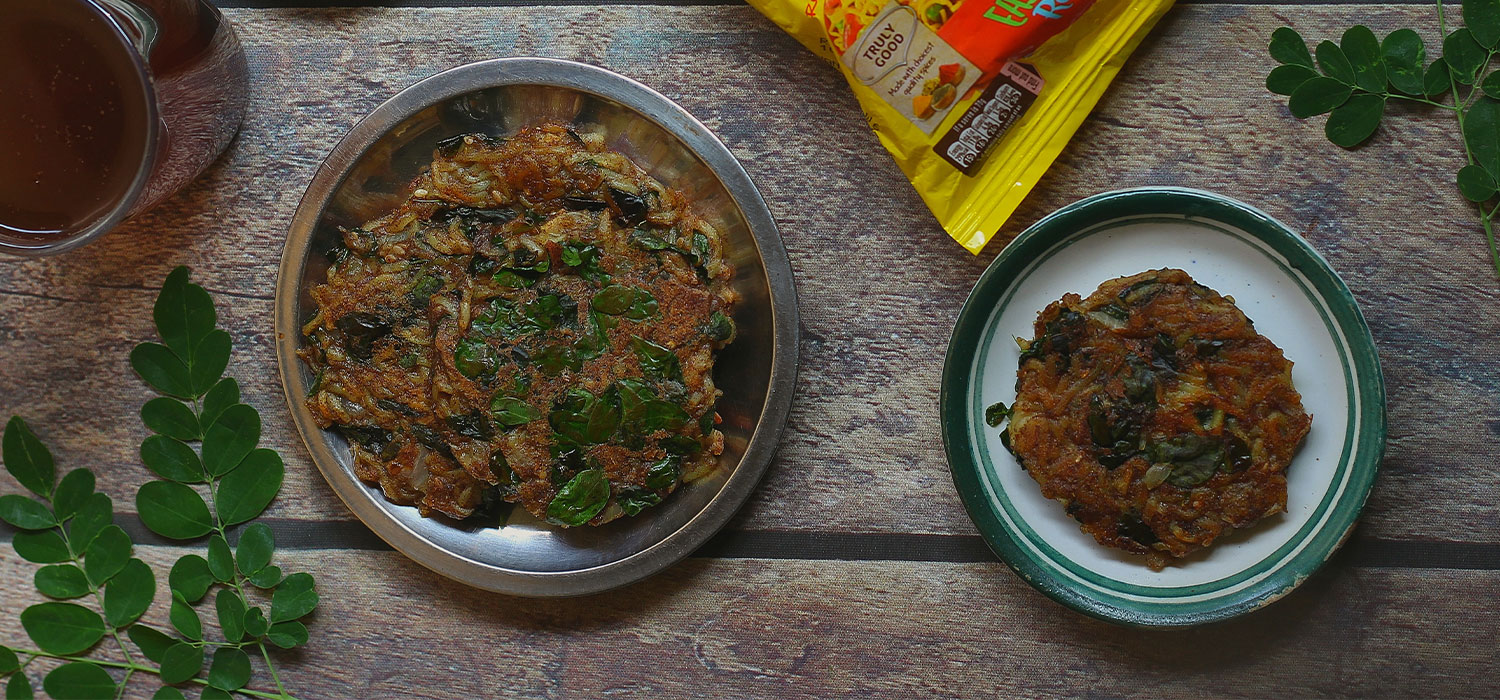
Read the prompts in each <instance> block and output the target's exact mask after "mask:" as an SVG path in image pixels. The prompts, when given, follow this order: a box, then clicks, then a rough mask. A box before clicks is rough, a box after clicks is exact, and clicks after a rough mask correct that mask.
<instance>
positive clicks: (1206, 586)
mask: <svg viewBox="0 0 1500 700" xmlns="http://www.w3.org/2000/svg"><path fill="white" fill-rule="evenodd" d="M1187 218H1188V217H1185V216H1133V217H1127V218H1123V219H1115V220H1113V221H1106V222H1104V223H1100V224H1097V225H1095V226H1093V227H1091V228H1088V229H1085V230H1082V231H1079V232H1078V233H1076V234H1073V235H1072V236H1069V237H1068V238H1067V239H1064V240H1063V241H1061V242H1059V243H1057V244H1056V245H1054V246H1053V247H1052V248H1050V249H1049V250H1048V251H1047V252H1046V253H1044V254H1042V255H1041V256H1040V257H1038V258H1037V259H1036V260H1034V261H1033V262H1032V263H1031V264H1030V265H1029V266H1027V268H1026V269H1025V270H1024V271H1022V272H1021V274H1020V275H1018V276H1017V277H1015V278H1013V281H1012V283H1011V284H1010V286H1009V287H1007V288H1006V290H1005V296H1004V297H1003V298H1002V299H1001V300H1000V303H999V304H998V305H996V307H995V311H994V313H992V314H991V315H990V318H989V319H987V322H986V324H985V327H986V328H989V326H990V325H991V324H992V323H993V322H994V320H995V319H996V318H997V317H998V316H999V315H1000V312H1001V311H1002V310H1003V309H1005V307H1007V306H1009V305H1010V302H1011V298H1012V297H1013V296H1014V295H1015V292H1016V288H1017V287H1019V286H1020V285H1021V284H1022V283H1023V282H1025V280H1026V278H1028V277H1030V276H1031V273H1032V272H1034V271H1035V270H1036V269H1037V268H1038V267H1040V266H1041V265H1042V264H1043V263H1045V262H1046V261H1047V260H1048V259H1050V258H1051V257H1052V256H1054V255H1056V254H1057V253H1059V252H1062V251H1063V250H1065V249H1067V248H1069V247H1071V246H1073V245H1074V244H1076V243H1078V242H1080V241H1083V240H1084V239H1086V238H1088V237H1090V236H1093V235H1095V234H1099V233H1104V232H1106V231H1110V230H1113V229H1116V228H1120V227H1122V226H1134V225H1136V224H1143V223H1154V222H1170V223H1179V222H1182V221H1185V220H1187ZM1193 223H1194V225H1196V226H1200V227H1202V228H1206V229H1211V230H1214V231H1218V232H1220V233H1223V234H1225V235H1228V236H1232V237H1234V238H1237V239H1239V240H1242V241H1245V242H1246V243H1249V244H1250V245H1251V246H1253V247H1255V248H1257V249H1258V250H1260V252H1261V253H1262V254H1265V255H1266V257H1267V258H1268V259H1270V260H1271V261H1272V262H1274V263H1275V264H1276V266H1277V267H1279V268H1281V270H1282V271H1283V272H1285V273H1286V274H1287V276H1288V277H1290V278H1291V279H1292V280H1293V281H1294V282H1296V283H1297V286H1298V288H1299V289H1301V291H1302V294H1303V295H1304V296H1306V297H1307V298H1308V300H1309V301H1311V302H1313V305H1314V307H1315V308H1317V311H1318V315H1319V316H1320V317H1321V318H1322V319H1323V324H1324V325H1325V326H1326V327H1327V328H1328V330H1329V333H1330V334H1331V335H1332V336H1333V338H1334V340H1335V344H1336V346H1337V349H1338V352H1339V364H1340V365H1341V367H1342V368H1343V371H1344V392H1345V395H1346V398H1347V400H1348V404H1349V406H1350V409H1351V410H1350V411H1349V416H1348V420H1347V421H1346V426H1347V427H1346V430H1345V431H1344V432H1345V435H1344V445H1343V448H1342V452H1341V454H1340V455H1339V466H1338V470H1337V471H1336V472H1335V473H1334V476H1333V482H1334V484H1333V487H1332V488H1329V490H1328V492H1327V493H1326V494H1324V496H1323V500H1322V501H1321V502H1319V504H1318V507H1317V508H1316V509H1314V511H1313V513H1312V515H1311V516H1310V517H1309V518H1308V521H1307V523H1306V524H1304V525H1303V526H1302V528H1301V529H1300V530H1298V531H1297V533H1296V534H1295V535H1293V536H1292V538H1291V539H1289V540H1288V541H1287V543H1286V544H1285V545H1282V547H1281V548H1279V549H1277V550H1276V551H1275V552H1273V553H1272V554H1271V555H1270V556H1268V557H1266V558H1265V559H1262V560H1261V561H1260V562H1258V563H1256V564H1255V565H1253V566H1250V567H1248V568H1246V569H1244V570H1242V571H1240V572H1238V573H1236V574H1234V575H1232V576H1228V577H1225V578H1222V579H1218V580H1216V581H1209V582H1206V583H1201V584H1197V585H1194V586H1173V587H1165V586H1141V585H1137V584H1129V583H1124V582H1121V581H1116V580H1114V579H1111V578H1108V577H1106V576H1101V575H1099V574H1098V573H1095V572H1094V571H1091V570H1089V569H1088V568H1086V567H1083V566H1080V565H1079V564H1077V563H1076V562H1074V561H1073V560H1071V559H1068V558H1067V557H1066V556H1064V555H1063V554H1062V553H1061V552H1058V551H1057V550H1056V549H1054V548H1053V547H1052V546H1051V545H1049V544H1047V542H1046V541H1045V540H1043V539H1042V537H1041V536H1040V535H1038V534H1036V531H1035V530H1033V529H1032V528H1031V526H1030V525H1029V524H1028V523H1027V522H1026V520H1025V519H1024V518H1022V517H1021V515H1020V513H1018V512H1017V511H1016V509H1015V507H1014V506H1013V505H1012V504H1011V501H1010V498H1009V497H1008V496H1006V495H1005V493H1004V490H1003V489H1002V488H1001V487H1000V484H999V482H998V478H997V477H998V474H997V472H998V470H999V467H997V466H996V465H995V463H994V461H993V460H992V459H991V457H990V453H989V451H988V450H984V449H981V447H982V446H981V445H980V444H979V432H978V431H980V430H983V426H982V425H981V423H980V421H979V418H980V417H981V416H983V415H984V403H983V401H982V400H981V397H980V396H979V392H976V391H973V390H972V387H974V386H977V385H978V382H979V378H981V377H983V376H984V374H985V372H984V370H985V368H986V365H987V363H988V360H989V357H990V347H991V345H992V344H993V343H994V342H995V340H996V336H995V335H994V334H993V333H988V334H985V336H984V341H983V342H982V344H981V346H980V349H979V360H978V362H977V363H976V364H975V369H974V371H973V373H972V374H971V375H970V384H969V386H970V387H971V391H970V393H971V394H972V406H971V408H972V411H971V412H970V414H969V418H970V426H969V428H970V447H971V448H972V449H973V450H974V451H975V452H976V453H977V454H978V455H979V457H980V460H981V461H982V462H983V463H984V467H985V469H983V470H981V472H980V474H981V477H982V482H983V483H984V485H985V487H986V491H987V493H988V495H989V497H990V499H991V501H992V502H994V503H998V504H999V505H1000V506H1001V507H1003V508H1004V510H1005V516H1006V517H1005V519H1006V521H1007V522H1008V523H1009V524H1010V525H1011V526H1012V527H1014V528H1015V529H1016V530H1018V531H1019V532H1020V534H1021V535H1022V536H1023V537H1025V538H1026V540H1027V542H1026V544H1027V545H1028V546H1030V547H1031V548H1032V549H1033V550H1034V551H1035V552H1036V553H1039V554H1042V555H1043V556H1044V557H1045V558H1047V559H1049V560H1051V561H1052V562H1053V563H1055V564H1058V565H1060V566H1062V567H1063V568H1064V569H1066V570H1067V572H1068V573H1071V574H1072V578H1073V579H1074V580H1076V581H1078V582H1079V583H1082V584H1084V585H1086V586H1089V587H1091V588H1094V589H1095V590H1097V591H1099V592H1100V593H1103V594H1106V595H1108V594H1110V593H1112V592H1113V593H1120V594H1123V597H1124V598H1127V599H1130V600H1135V601H1145V600H1152V599H1159V598H1189V597H1191V598H1198V599H1203V598H1208V597H1211V594H1215V593H1228V592H1232V590H1233V588H1234V587H1236V586H1238V585H1239V584H1242V583H1244V582H1245V581H1247V580H1249V579H1251V578H1255V577H1258V576H1261V575H1263V574H1265V573H1266V572H1267V571H1269V570H1270V569H1271V568H1273V567H1275V566H1276V565H1277V564H1279V563H1281V561H1282V560H1283V559H1285V558H1286V555H1287V554H1288V553H1289V552H1292V551H1293V550H1298V549H1300V547H1301V546H1305V544H1306V542H1305V540H1306V537H1307V535H1308V534H1309V533H1311V532H1313V531H1314V530H1316V529H1318V528H1320V527H1321V526H1322V525H1323V522H1324V520H1326V516H1327V512H1328V509H1329V506H1330V505H1331V504H1332V503H1333V502H1334V501H1336V500H1337V499H1338V498H1339V497H1340V496H1341V495H1342V494H1343V491H1344V487H1345V486H1346V485H1347V483H1348V479H1349V471H1350V469H1349V467H1350V464H1351V461H1352V460H1351V457H1352V456H1353V455H1352V450H1353V449H1354V435H1355V433H1356V429H1357V417H1358V414H1359V411H1360V402H1359V396H1358V395H1357V394H1356V393H1355V391H1354V386H1355V381H1354V379H1353V377H1352V373H1351V370H1350V367H1349V363H1350V359H1349V349H1348V343H1347V342H1346V341H1345V339H1344V334H1343V333H1342V332H1341V331H1340V329H1339V328H1338V327H1337V326H1336V325H1334V323H1333V321H1332V319H1330V318H1329V315H1328V309H1327V304H1326V303H1325V302H1324V301H1323V299H1322V298H1320V297H1319V296H1317V295H1316V294H1314V293H1313V291H1312V290H1310V289H1308V288H1307V285H1306V284H1304V283H1303V281H1302V278H1301V275H1299V274H1297V273H1296V272H1294V271H1293V270H1292V269H1291V268H1289V267H1287V265H1286V264H1285V263H1284V262H1283V261H1282V260H1281V259H1279V258H1277V257H1276V256H1274V255H1271V254H1270V253H1271V252H1274V250H1273V249H1270V248H1269V246H1268V245H1267V244H1266V243H1264V242H1263V241H1261V240H1260V239H1258V238H1255V237H1254V236H1250V235H1248V234H1246V233H1244V232H1242V231H1239V230H1233V229H1227V228H1224V227H1222V226H1214V225H1212V224H1209V223H1207V222H1205V221H1194V222H1193Z"/></svg>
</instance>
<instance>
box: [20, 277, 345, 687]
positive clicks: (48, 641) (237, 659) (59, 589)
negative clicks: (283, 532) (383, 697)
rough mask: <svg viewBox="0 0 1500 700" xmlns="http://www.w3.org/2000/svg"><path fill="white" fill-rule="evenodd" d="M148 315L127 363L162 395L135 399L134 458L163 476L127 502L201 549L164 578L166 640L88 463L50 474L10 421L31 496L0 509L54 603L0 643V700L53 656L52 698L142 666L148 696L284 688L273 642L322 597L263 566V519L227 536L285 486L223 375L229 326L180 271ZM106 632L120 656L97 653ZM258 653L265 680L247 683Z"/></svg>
mask: <svg viewBox="0 0 1500 700" xmlns="http://www.w3.org/2000/svg"><path fill="white" fill-rule="evenodd" d="M153 316H154V319H155V321H156V329H157V332H158V333H159V334H160V336H161V340H162V342H161V343H141V344H140V345H137V346H136V347H135V349H134V350H133V351H132V352H131V353H130V364H131V366H132V367H133V368H135V371H136V373H137V374H139V375H140V376H141V378H142V379H143V380H145V382H146V383H147V384H148V385H150V386H151V388H153V389H155V390H156V391H157V392H159V393H161V394H163V396H160V397H158V398H154V399H151V400H150V401H148V402H146V404H145V405H144V406H142V407H141V421H142V422H143V423H145V424H146V427H147V428H149V429H150V430H151V431H152V432H153V433H154V434H153V435H151V436H150V437H148V438H146V439H145V441H144V442H142V443H141V451H140V454H141V461H142V462H144V463H145V465H146V467H147V468H149V469H150V470H151V471H152V472H154V473H155V474H156V475H157V476H159V477H161V478H160V479H159V480H156V481H149V482H147V483H145V484H144V485H142V486H141V487H140V490H139V491H137V493H136V500H135V505H136V512H137V513H139V514H140V519H141V522H142V523H144V524H145V526H146V527H147V528H149V529H150V530H151V531H152V532H155V533H156V534H158V535H161V536H162V537H165V538H168V539H173V540H204V539H205V538H206V543H207V551H206V552H205V555H206V556H200V555H198V554H187V555H184V556H182V557H181V558H179V559H178V560H177V562H176V563H175V564H173V566H172V568H171V571H170V572H169V573H168V575H167V590H166V591H165V595H164V596H161V597H160V598H161V599H162V602H163V603H164V604H165V605H167V606H169V607H168V615H167V617H168V620H169V621H170V622H171V626H172V629H173V631H175V633H176V634H175V635H174V634H170V633H168V632H165V631H162V630H159V629H156V628H153V627H149V626H147V625H144V624H141V623H140V622H138V620H140V618H141V616H142V615H144V614H145V613H146V611H147V610H148V609H150V607H151V605H152V604H153V603H154V602H156V601H157V600H158V599H159V596H158V595H157V594H158V587H157V583H158V576H157V574H156V573H155V572H154V571H152V569H151V567H150V566H149V565H147V564H146V563H145V562H143V561H141V560H140V559H137V558H134V557H133V556H132V554H133V544H132V542H131V539H130V536H129V535H128V534H127V533H126V532H125V530H124V529H122V528H121V527H119V526H118V525H115V524H114V516H115V511H114V504H113V503H112V501H111V499H110V497H109V496H107V495H105V494H103V493H98V492H96V491H95V490H94V485H95V476H94V474H93V473H92V472H90V471H89V470H88V469H74V470H73V471H70V472H68V473H67V475H65V476H63V477H62V479H61V480H59V479H58V478H57V470H56V466H55V464H54V462H53V458H52V454H51V452H50V451H48V449H47V447H46V446H45V445H44V444H42V442H41V441H40V440H39V439H37V437H36V435H35V434H34V433H33V432H32V431H31V429H30V427H28V426H27V424H26V422H25V421H23V420H22V419H21V418H20V417H13V418H11V419H10V422H9V423H8V424H7V425H6V426H5V433H4V438H3V444H0V447H3V452H0V457H3V459H4V461H5V468H6V470H7V471H9V472H10V473H11V475H12V476H14V477H15V479H16V481H18V482H19V483H20V484H21V485H22V486H23V487H25V488H26V489H27V490H28V491H30V492H31V493H32V494H34V495H35V496H36V497H35V498H30V497H27V496H25V495H20V494H10V495H6V496H0V519H3V520H4V521H5V522H7V523H9V524H10V525H12V526H13V527H15V528H17V529H18V530H19V531H18V532H17V533H16V534H15V536H14V538H13V539H12V542H11V544H12V546H13V547H14V549H15V551H16V554H18V555H20V556H21V557H22V558H23V559H26V560H27V561H30V562H33V563H36V564H42V565H43V566H42V567H41V568H39V569H37V571H36V574H35V578H34V581H33V582H34V583H35V585H36V588H37V590H38V591H40V592H41V594H42V595H44V596H46V597H48V598H51V599H52V600H51V601H49V602H45V603H38V604H36V605H32V606H31V607H28V608H26V609H25V610H23V611H21V626H22V627H23V628H24V629H25V630H26V635H27V636H28V637H30V639H31V643H30V646H29V647H24V646H19V645H18V646H12V647H5V646H0V680H4V681H5V684H6V688H5V693H6V694H5V697H6V699H7V700H11V699H13V698H30V697H32V695H33V693H34V684H33V681H32V676H31V675H30V672H33V669H32V664H33V662H36V661H38V660H39V659H40V660H46V659H50V660H54V661H53V663H56V664H57V665H55V666H53V667H52V668H51V669H50V670H48V671H47V672H46V673H45V674H38V675H40V676H41V686H42V689H43V690H45V691H46V693H47V694H48V695H50V696H52V697H54V698H58V699H63V698H110V697H120V696H123V695H124V694H125V690H126V686H127V685H128V684H129V683H130V682H131V680H132V679H133V678H135V677H137V676H141V675H143V674H144V675H155V676H157V677H158V679H159V680H160V681H161V683H162V686H161V688H160V689H159V690H157V691H156V694H155V695H154V697H155V698H162V699H177V698H184V697H185V696H184V695H183V691H182V690H181V688H196V689H197V690H198V691H199V696H200V697H202V698H204V699H205V700H215V699H222V698H228V697H231V696H232V694H236V693H237V694H240V695H243V696H249V697H255V698H291V697H292V696H291V695H290V694H288V692H287V690H286V687H285V686H284V684H283V683H282V681H281V677H280V676H279V675H278V674H277V672H276V667H275V664H274V663H273V660H272V655H271V653H270V648H271V647H279V648H282V649H290V648H292V647H296V646H299V645H301V644H305V643H306V642H307V627H306V626H305V625H304V624H303V623H302V622H301V621H300V620H301V619H302V618H304V617H306V616H307V615H308V614H309V613H311V612H312V611H313V609H314V608H316V607H317V604H318V594H317V592H316V590H315V588H314V584H313V578H312V576H311V575H309V574H305V573H296V574H291V575H289V576H288V575H284V574H283V572H282V570H281V568H280V567H278V566H276V565H274V564H272V563H271V562H272V557H273V555H274V553H275V549H276V542H275V537H274V536H273V535H272V532H271V528H269V527H267V526H266V525H265V524H264V523H250V524H248V525H243V527H238V536H239V537H238V541H237V546H235V547H231V546H230V544H229V535H230V532H231V529H232V528H236V527H237V526H241V525H242V524H244V523H247V522H249V521H250V520H253V519H254V518H256V517H257V516H259V515H260V514H261V512H262V511H264V510H265V509H266V507H267V506H268V505H270V503H271V501H272V500H273V499H274V498H276V494H277V492H279V491H280V490H281V482H282V476H283V472H284V468H283V465H282V461H281V457H280V456H279V455H278V454H277V453H276V452H275V451H273V450H269V449H265V448H257V447H256V444H257V443H258V442H259V441H260V414H259V413H257V412H256V410H255V409H254V408H251V407H250V406H248V405H246V404H243V403H240V390H239V385H238V384H237V383H236V382H235V380H234V379H233V378H231V377H224V376H223V374H224V370H225V368H226V367H227V366H228V364H229V354H230V345H231V343H230V338H229V334H228V333H226V332H224V331H223V330H222V329H219V328H216V327H215V326H216V324H217V321H218V315H217V312H216V311H215V310H214V304H213V299H212V298H210V297H209V295H208V292H207V291H205V290H204V289H203V288H202V287H200V286H198V285H196V284H192V283H191V282H189V281H188V269H187V268H186V267H179V268H177V269H176V270H173V271H172V273H171V274H170V275H168V276H167V280H166V283H165V284H164V285H163V286H162V290H161V294H160V296H159V297H158V298H157V300H156V306H155V308H154V310H153ZM195 445H196V446H197V449H194V446H195ZM210 592H213V593H214V595H213V613H212V614H213V615H214V617H215V618H216V620H217V622H218V627H219V631H220V635H219V636H220V637H222V639H212V638H210V636H209V635H207V634H205V629H204V625H203V620H202V617H201V615H200V612H199V610H198V607H197V604H199V603H200V602H201V601H205V600H206V599H207V597H208V594H209V593H210ZM205 607H206V606H205ZM126 637H128V638H129V640H130V643H128V644H127V643H126V641H125V638H126ZM106 638H108V640H111V641H112V642H113V646H115V647H117V650H116V651H113V652H107V651H106V647H107V646H109V642H107V641H106ZM252 657H255V658H259V659H260V660H261V662H262V663H263V664H264V668H265V671H266V673H267V674H269V676H270V681H271V684H272V685H273V686H274V689H267V690H255V689H252V688H250V687H249V684H250V682H251V680H252V676H253V675H254V665H255V664H253V663H252ZM120 659H122V660H120ZM58 662H61V663H58Z"/></svg>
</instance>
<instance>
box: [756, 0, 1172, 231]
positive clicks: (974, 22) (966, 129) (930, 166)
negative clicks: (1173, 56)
mask: <svg viewBox="0 0 1500 700" xmlns="http://www.w3.org/2000/svg"><path fill="white" fill-rule="evenodd" d="M1172 2H1173V0H749V3H750V5H751V6H752V7H754V8H755V9H757V10H759V11H760V12H761V13H762V14H764V15H766V16H767V17H769V18H770V19H771V21H773V22H775V23H777V24H778V25H780V26H781V27H782V28H783V29H785V30H786V31H788V32H790V33H791V34H792V35H793V36H794V37H796V38H797V40H798V41H800V42H802V44H803V45H804V46H806V47H807V48H809V49H811V50H812V51H813V52H815V53H817V54H818V55H819V56H822V57H823V58H825V59H828V60H829V61H832V62H834V63H836V64H837V65H838V66H839V68H840V69H841V70H842V71H843V73H844V77H845V78H847V79H848V80H849V84H850V86H852V87H853V88H854V94H855V96H856V97H857V98H858V99H859V104H860V107H861V108H863V109H864V111H865V114H866V116H867V117H868V121H869V123H870V126H871V128H872V129H874V130H875V133H876V135H877V136H879V137H880V142H881V143H882V144H884V145H885V147H886V150H888V151H890V152H891V155H893V156H895V158H896V162H897V164H899V165H900V166H901V170H902V171H903V172H905V173H906V177H907V178H908V179H910V180H911V182H912V184H913V185H915V186H916V188H917V193H918V194H920V195H921V196H922V199H923V200H924V201H925V202H926V203H927V207H928V208H929V209H931V210H932V213H933V214H934V215H936V216H937V219H938V222H939V223H941V224H942V226H943V228H944V229H946V230H947V231H948V235H950V236H952V237H953V239H954V240H956V241H958V242H959V243H960V244H962V245H963V246H964V247H965V248H968V249H969V251H970V252H973V253H978V252H979V251H980V250H981V249H982V248H984V245H985V243H988V242H989V240H990V238H992V237H993V236H994V235H995V233H996V232H998V231H999V230H1000V226H1001V225H1002V224H1004V223H1005V220H1006V219H1007V218H1009V217H1010V215H1011V214H1012V213H1013V212H1015V210H1016V207H1018V206H1020V204H1021V200H1022V199H1024V198H1025V197H1026V194H1027V193H1029V192H1030V191H1031V188H1032V187H1033V186H1035V185H1036V183H1037V181H1038V180H1040V179H1041V177H1042V173H1044V172H1046V170H1047V168H1048V167H1049V166H1050V165H1052V161H1053V160H1054V159H1056V158H1057V155H1058V153H1061V152H1062V149H1063V146H1064V145H1066V144H1067V142H1068V139H1070V138H1072V136H1073V133H1074V132H1075V131H1077V130H1078V126H1079V125H1080V124H1082V123H1083V120H1084V118H1085V117H1087V116H1088V114H1089V112H1090V111H1091V110H1093V108H1094V105H1095V104H1097V103H1098V101H1099V97H1100V96H1101V95H1103V94H1104V89H1105V88H1106V87H1107V86H1108V85H1109V82H1110V81H1111V80H1113V79H1114V77H1115V74H1116V73H1118V72H1119V70H1120V67H1121V65H1123V64H1124V62H1125V59H1126V58H1127V57H1128V56H1129V55H1130V52H1131V51H1133V50H1135V47H1136V45H1137V44H1139V43H1140V41H1141V39H1142V38H1143V37H1144V36H1145V35H1146V32H1148V31H1150V29H1151V27H1152V26H1153V25H1155V24H1156V21H1157V20H1158V19H1160V18H1161V15H1162V14H1163V13H1165V12H1166V11H1167V9H1168V8H1170V7H1171V6H1172Z"/></svg>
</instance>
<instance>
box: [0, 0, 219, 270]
mask: <svg viewBox="0 0 1500 700" xmlns="http://www.w3.org/2000/svg"><path fill="white" fill-rule="evenodd" d="M246 96H247V84H246V68H245V57H244V53H243V52H242V51H241V49H240V46H239V41H238V39H237V38H236V37H235V35H234V31H233V30H232V29H231V28H230V26H229V24H228V23H227V22H225V21H224V19H223V17H222V15H220V14H219V11H218V10H217V9H215V8H214V7H213V6H211V5H208V4H207V3H206V2H203V1H202V0H0V253H11V254H15V255H47V254H51V253H57V252H61V251H63V250H68V249H70V248H74V247H77V246H79V245H82V244H84V243H86V242H87V241H89V240H91V239H93V238H95V237H97V236H99V235H100V234H102V233H104V232H106V231H108V230H109V229H111V228H113V227H114V226H116V225H117V224H119V223H120V222H121V221H124V220H125V219H126V218H128V217H130V216H131V215H133V214H136V213H139V212H141V211H144V210H146V209H147V208H149V207H151V206H153V205H155V204H156V203H158V202H160V201H161V200H163V199H165V198H166V197H168V196H169V195H171V194H172V193H174V192H176V191H177V190H178V189H180V188H181V187H182V186H183V185H185V184H186V183H187V182H188V181H190V180H192V179H193V178H194V177H196V176H197V175H198V174H199V173H201V172H202V171H203V169H204V168H206V167H207V166H208V165H209V163H211V162H213V160H214V158H216V157H217V156H218V155H219V153H221V152H222V151H223V150H224V148H225V146H227V145H228V144H229V141H230V140H231V139H232V138H233V137H234V133H235V131H236V130H237V129H238V128H239V124H240V121H241V119H243V117H244V113H245V102H246Z"/></svg>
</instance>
